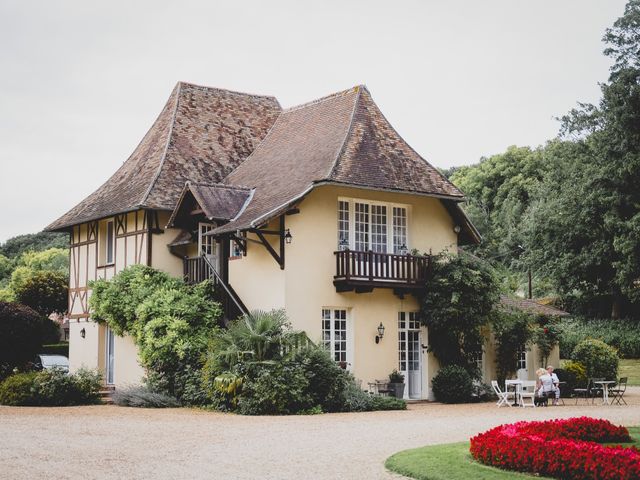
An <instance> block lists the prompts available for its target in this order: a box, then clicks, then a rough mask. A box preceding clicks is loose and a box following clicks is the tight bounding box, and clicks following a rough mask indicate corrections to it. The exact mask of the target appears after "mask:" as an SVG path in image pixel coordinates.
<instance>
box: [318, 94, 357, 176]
mask: <svg viewBox="0 0 640 480" xmlns="http://www.w3.org/2000/svg"><path fill="white" fill-rule="evenodd" d="M355 88H356V89H357V96H356V99H355V101H354V102H353V109H352V110H351V117H350V118H349V128H347V131H346V132H345V134H344V139H343V140H342V142H341V144H340V148H339V149H338V152H337V153H336V158H334V159H333V162H332V163H331V167H330V168H329V171H328V172H327V175H326V178H331V175H332V174H333V171H334V170H335V168H336V166H337V165H338V161H339V160H340V157H342V154H343V153H344V150H345V148H347V143H348V141H349V138H350V137H351V131H352V129H353V119H354V118H355V116H356V110H357V109H358V104H359V103H360V94H361V92H362V89H365V90H366V89H367V87H366V86H364V85H358V86H357V87H355Z"/></svg>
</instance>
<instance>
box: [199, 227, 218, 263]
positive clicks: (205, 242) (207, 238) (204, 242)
mask: <svg viewBox="0 0 640 480" xmlns="http://www.w3.org/2000/svg"><path fill="white" fill-rule="evenodd" d="M214 228H216V226H215V225H212V224H210V223H200V224H198V252H200V255H202V256H206V257H213V256H215V253H216V240H215V238H213V237H212V236H211V235H205V233H209V232H210V231H211V230H213V229H214Z"/></svg>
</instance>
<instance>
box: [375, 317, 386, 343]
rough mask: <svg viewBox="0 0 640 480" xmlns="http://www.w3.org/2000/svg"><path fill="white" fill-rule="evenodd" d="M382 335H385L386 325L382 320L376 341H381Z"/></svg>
mask: <svg viewBox="0 0 640 480" xmlns="http://www.w3.org/2000/svg"><path fill="white" fill-rule="evenodd" d="M382 337H384V325H383V324H382V322H380V325H378V335H376V343H380V340H382Z"/></svg>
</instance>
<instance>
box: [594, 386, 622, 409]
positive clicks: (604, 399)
mask: <svg viewBox="0 0 640 480" xmlns="http://www.w3.org/2000/svg"><path fill="white" fill-rule="evenodd" d="M593 383H596V384H599V385H602V404H603V405H610V404H609V385H615V384H616V383H618V382H616V381H615V380H595V381H594V382H593Z"/></svg>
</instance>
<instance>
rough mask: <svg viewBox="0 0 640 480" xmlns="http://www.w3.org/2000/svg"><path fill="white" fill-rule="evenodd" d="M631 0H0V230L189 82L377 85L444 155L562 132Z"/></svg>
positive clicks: (283, 96)
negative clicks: (563, 119) (608, 33)
mask: <svg viewBox="0 0 640 480" xmlns="http://www.w3.org/2000/svg"><path fill="white" fill-rule="evenodd" d="M624 3H625V2H624V1H623V0H606V1H602V0H538V1H535V2H533V1H524V0H485V1H481V2H480V1H477V0H459V1H457V2H446V1H436V0H421V1H420V0H416V1H397V2H390V1H388V0H386V1H375V0H367V1H356V0H342V1H327V0H324V1H315V2H305V1H299V0H298V1H295V0H294V1H277V0H273V1H231V0H228V1H225V2H218V1H212V0H208V1H199V2H198V1H188V0H180V1H172V2H162V1H136V2H133V1H130V0H129V1H124V2H121V1H116V0H110V1H108V2H87V1H51V0H42V1H30V0H15V1H14V0H0V68H1V72H2V74H1V75H0V167H1V169H0V213H1V214H2V222H1V223H0V242H2V241H4V240H6V239H7V238H9V237H11V236H13V235H17V234H21V233H29V232H36V231H39V230H40V229H42V228H43V227H44V226H45V225H47V224H48V223H49V222H50V221H52V220H54V219H55V218H57V217H58V216H60V215H61V214H63V213H64V212H66V211H67V210H68V209H70V208H71V207H73V206H74V205H75V204H76V203H78V202H79V201H80V200H82V199H83V198H84V197H85V196H86V195H88V194H89V193H91V192H92V191H93V190H95V189H96V188H97V187H98V186H99V185H100V184H102V183H103V182H104V181H105V180H106V179H107V178H108V177H109V176H110V175H111V174H112V173H113V172H114V171H115V170H116V168H117V167H118V166H119V165H120V164H121V163H122V162H123V161H124V160H126V158H127V156H128V155H129V154H130V153H131V152H132V150H133V149H134V147H135V146H136V144H137V143H138V141H139V140H140V139H141V138H142V136H143V135H144V134H145V132H146V130H147V129H148V128H149V127H150V126H151V124H152V122H153V120H154V119H155V117H156V116H157V114H158V113H159V111H160V109H161V108H162V106H163V104H164V102H165V101H166V99H167V97H168V96H169V94H170V92H171V90H172V88H173V86H174V85H175V83H176V82H177V81H179V80H184V81H189V82H193V83H198V84H202V85H210V86H215V87H222V88H229V89H233V90H239V91H246V92H250V93H260V94H270V95H275V96H276V97H277V98H278V99H279V100H280V103H281V104H282V105H283V106H285V107H287V106H291V105H295V104H298V103H302V102H306V101H308V100H311V99H313V98H315V97H319V96H323V95H326V94H328V93H332V92H334V91H338V90H343V89H345V88H349V87H351V86H353V85H356V84H361V83H364V84H366V85H367V86H368V87H369V90H370V91H371V93H372V95H373V97H374V99H375V101H376V102H377V103H378V105H380V107H381V108H382V111H383V112H384V113H385V115H386V116H387V118H388V119H389V120H390V121H391V123H392V124H393V125H394V126H395V127H396V129H397V130H398V131H399V132H400V134H401V135H402V136H403V137H404V138H405V139H406V140H407V141H408V142H409V144H411V145H412V146H413V147H414V148H415V149H416V150H417V151H418V152H420V153H421V154H422V155H423V156H424V157H425V158H426V159H427V160H429V161H430V162H431V163H432V164H434V165H435V166H438V167H449V166H452V165H462V164H469V163H475V162H477V161H478V160H479V159H480V157H482V156H488V155H491V154H494V153H498V152H501V151H503V150H504V149H505V148H506V147H507V146H509V145H514V144H516V145H538V144H541V143H544V142H545V141H546V140H548V139H550V138H552V137H554V136H555V135H556V134H557V131H558V123H557V121H556V120H554V117H556V116H558V115H562V114H563V113H565V112H566V111H567V110H568V109H570V108H571V107H573V106H574V105H575V103H576V101H578V100H581V101H591V102H594V101H597V99H598V98H599V89H598V85H597V84H598V82H602V81H605V80H606V78H607V72H608V67H609V62H608V60H607V59H606V58H605V57H603V56H602V54H601V51H602V48H603V46H602V43H601V41H600V39H601V37H602V34H603V32H604V29H605V28H606V27H607V26H610V25H611V23H612V22H613V21H614V20H615V19H616V18H617V17H619V16H620V15H621V14H622V12H623V9H624Z"/></svg>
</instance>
